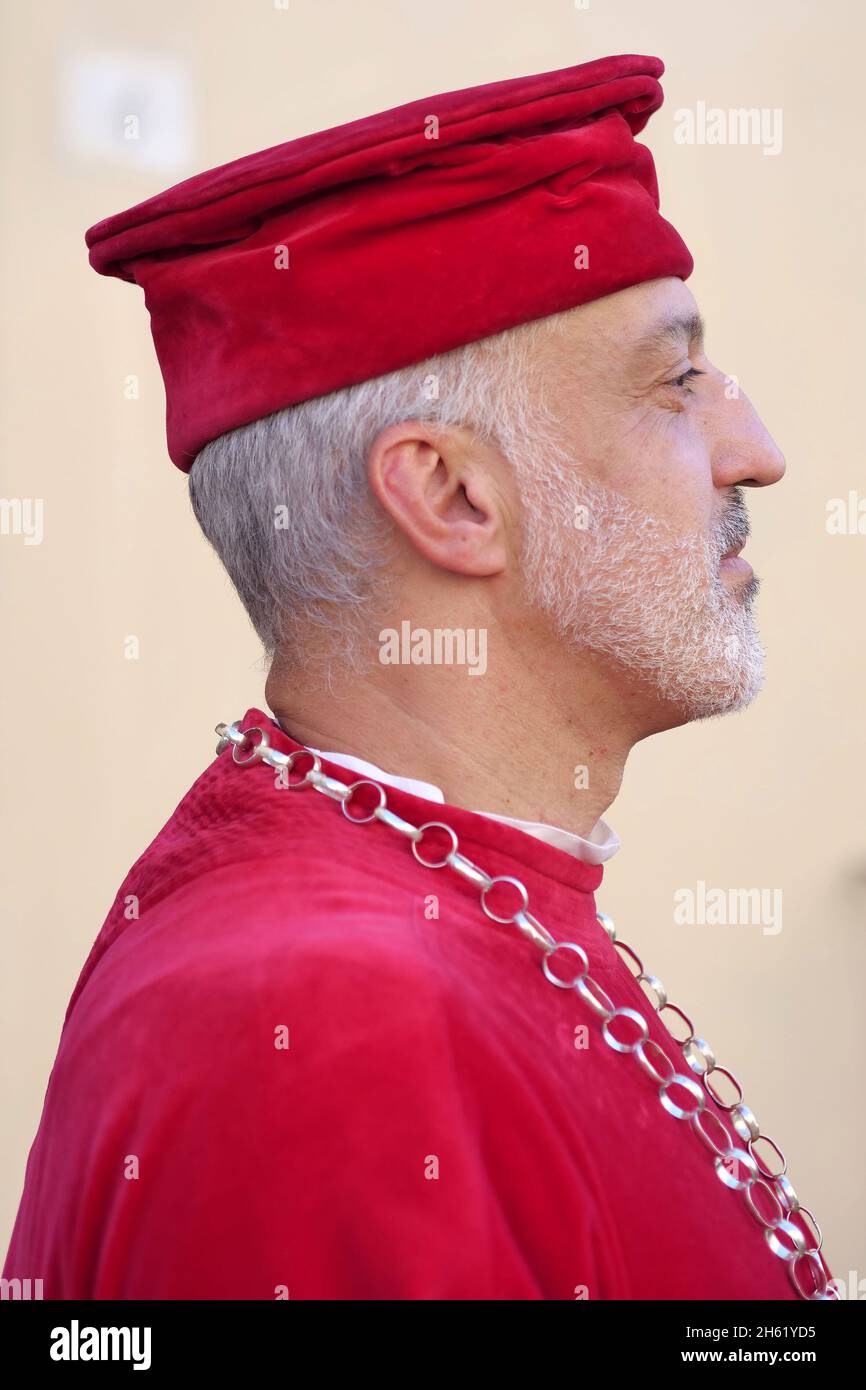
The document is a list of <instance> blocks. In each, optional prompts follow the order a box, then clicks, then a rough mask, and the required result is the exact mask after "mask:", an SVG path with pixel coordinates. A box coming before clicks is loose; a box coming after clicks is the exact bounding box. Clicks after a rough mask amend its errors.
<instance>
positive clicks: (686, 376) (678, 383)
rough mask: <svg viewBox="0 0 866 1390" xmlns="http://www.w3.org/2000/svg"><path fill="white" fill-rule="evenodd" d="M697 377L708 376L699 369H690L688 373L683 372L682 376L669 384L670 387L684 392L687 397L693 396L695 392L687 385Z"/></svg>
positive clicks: (676, 377)
mask: <svg viewBox="0 0 866 1390" xmlns="http://www.w3.org/2000/svg"><path fill="white" fill-rule="evenodd" d="M696 376H706V372H702V371H700V370H699V368H698V367H689V369H688V371H687V372H683V373H682V375H681V376H675V377H674V378H673V380H672V381H669V382H668V383H667V384H668V386H675V387H676V388H677V390H678V391H684V392H685V394H686V395H687V396H693V395H694V392H693V391H692V388H691V387H690V386H688V385H687V382H689V381H690V380H691V379H692V377H696Z"/></svg>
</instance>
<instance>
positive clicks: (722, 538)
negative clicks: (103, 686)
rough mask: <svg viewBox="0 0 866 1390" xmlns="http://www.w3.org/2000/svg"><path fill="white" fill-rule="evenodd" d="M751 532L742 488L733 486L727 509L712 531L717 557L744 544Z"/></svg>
mask: <svg viewBox="0 0 866 1390" xmlns="http://www.w3.org/2000/svg"><path fill="white" fill-rule="evenodd" d="M751 533H752V528H751V525H750V522H749V513H748V511H747V510H746V501H745V498H744V496H743V489H742V488H740V487H735V488H734V489H733V491H732V493H731V497H730V501H729V503H728V507H727V510H726V511H725V513H724V515H723V516H722V517H721V519H720V520H719V522H718V524H717V526H716V529H715V531H714V533H713V539H714V541H715V544H716V546H717V548H718V552H719V559H721V558H722V556H723V555H725V554H727V552H728V551H729V550H733V549H735V547H737V546H742V545H745V543H746V541H747V540H748V539H749V536H750V535H751Z"/></svg>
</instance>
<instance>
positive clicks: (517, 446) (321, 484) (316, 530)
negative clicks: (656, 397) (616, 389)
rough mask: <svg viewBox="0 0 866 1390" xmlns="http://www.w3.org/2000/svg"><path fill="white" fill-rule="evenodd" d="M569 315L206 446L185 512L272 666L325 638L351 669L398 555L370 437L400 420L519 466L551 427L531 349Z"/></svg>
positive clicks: (295, 409) (301, 655)
mask: <svg viewBox="0 0 866 1390" xmlns="http://www.w3.org/2000/svg"><path fill="white" fill-rule="evenodd" d="M565 317H566V315H565V314H558V315H554V316H552V317H551V318H547V319H540V320H536V321H535V322H533V323H529V324H522V325H520V326H519V327H517V328H511V329H508V330H506V331H505V332H503V333H499V334H496V335H495V336H494V337H490V338H485V339H482V340H480V341H478V342H474V343H470V344H468V345H467V346H466V347H461V348H456V349H454V350H453V351H451V352H446V353H441V354H439V355H438V356H436V357H430V358H428V359H427V360H426V361H424V362H421V363H418V364H417V365H415V366H411V367H404V368H402V369H401V370H399V371H395V372H390V373H389V374H388V375H387V376H381V377H377V378H375V379H374V380H371V381H364V382H361V383H360V384H359V385H357V386H350V387H347V388H345V389H344V390H341V391H335V392H333V393H332V394H331V395H327V396H320V397H317V398H316V399H314V400H309V401H303V402H302V403H301V404H299V405H295V406H291V407H289V408H288V409H285V410H280V411H277V412H276V413H275V414H273V415H268V416H266V417H265V418H264V419H261V420H255V421H253V422H252V423H251V424H248V425H243V426H241V428H239V429H236V430H232V431H230V432H229V433H228V434H224V435H221V436H220V437H219V438H218V439H215V440H213V441H212V442H211V443H209V444H207V445H205V447H204V448H203V449H202V450H201V452H200V453H199V454H198V456H197V457H196V460H195V463H194V464H193V467H192V470H191V472H190V475H189V492H190V500H191V502H192V507H193V511H194V512H195V515H196V518H197V520H198V522H199V525H200V526H201V528H202V530H203V531H204V533H205V535H206V537H207V539H208V540H209V541H210V543H211V545H212V546H213V547H214V549H215V551H216V552H217V555H218V556H219V558H220V559H221V561H222V563H223V565H224V566H225V568H226V570H227V571H228V574H229V577H230V578H231V580H232V583H233V584H234V586H235V588H236V589H237V591H238V594H239V596H240V598H241V601H242V603H243V605H244V607H245V608H246V611H247V613H248V615H249V618H250V620H251V622H252V624H253V627H254V628H255V630H256V632H257V633H258V635H259V637H260V638H261V641H262V643H263V645H264V648H265V653H266V655H267V656H269V657H272V656H273V655H274V653H275V652H277V651H280V653H281V655H282V654H283V653H285V655H286V656H287V657H288V658H289V660H290V661H291V662H297V663H303V662H304V660H305V654H306V650H307V649H308V648H309V647H311V646H312V645H315V639H316V637H317V636H318V637H320V638H321V637H323V636H325V633H326V634H327V638H326V640H327V648H328V650H329V652H330V653H331V654H333V655H336V656H339V657H342V659H344V660H345V661H347V662H349V663H351V664H353V665H358V664H359V659H360V644H359V635H360V632H361V630H362V628H363V626H364V624H365V622H367V623H369V621H370V618H371V613H372V609H373V606H374V604H375V602H376V600H377V598H378V599H379V600H381V597H382V595H383V594H384V593H385V590H386V587H387V585H388V580H389V576H388V573H387V567H388V562H389V559H390V557H391V553H392V550H391V544H390V542H391V538H392V536H393V522H392V521H391V519H390V518H389V517H388V516H386V514H385V513H384V512H383V511H382V509H381V508H380V506H379V504H378V503H377V501H376V499H375V497H374V495H373V493H372V491H371V489H370V487H369V483H368V481H367V471H366V466H367V456H368V453H369V450H370V448H371V446H372V444H373V442H374V440H375V439H376V437H377V435H378V434H379V433H380V432H381V431H382V430H383V429H386V428H387V427H388V426H389V425H393V424H397V423H399V422H400V421H402V420H413V419H415V420H423V421H426V422H430V423H433V424H436V425H440V426H447V425H460V426H465V427H467V428H469V429H471V430H472V431H473V432H474V433H475V434H476V435H477V436H478V437H479V438H480V439H483V440H485V441H492V442H495V443H496V444H497V445H498V446H499V448H500V449H501V450H502V452H503V453H504V454H505V455H506V456H507V457H509V458H510V459H511V460H512V462H513V464H514V466H515V467H518V466H519V462H520V458H521V454H522V453H524V452H525V451H526V450H527V448H528V447H531V441H532V440H533V439H535V440H536V442H537V436H538V432H539V429H541V428H544V425H545V423H549V417H546V415H545V408H544V405H543V400H542V391H541V382H540V381H539V370H538V354H537V352H536V351H535V348H536V345H537V342H538V340H539V338H540V337H541V336H543V335H545V334H549V333H551V332H556V331H559V330H560V328H561V323H562V320H564V318H565Z"/></svg>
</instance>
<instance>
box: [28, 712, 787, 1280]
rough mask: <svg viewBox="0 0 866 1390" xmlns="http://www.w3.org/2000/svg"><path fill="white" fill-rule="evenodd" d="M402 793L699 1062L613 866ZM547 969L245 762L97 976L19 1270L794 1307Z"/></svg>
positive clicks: (694, 1144) (56, 1080)
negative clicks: (606, 872) (622, 937)
mask: <svg viewBox="0 0 866 1390" xmlns="http://www.w3.org/2000/svg"><path fill="white" fill-rule="evenodd" d="M250 725H262V726H263V727H266V728H267V729H268V731H269V733H270V735H271V742H272V743H273V744H274V746H276V747H278V748H282V749H284V750H285V751H289V750H291V748H293V747H294V746H296V745H294V744H293V743H292V742H291V740H289V739H287V738H286V737H285V736H284V735H283V734H282V733H281V732H280V731H279V730H278V729H277V728H276V726H275V725H274V724H273V722H272V721H271V720H270V719H269V718H268V717H267V716H266V715H264V714H262V713H261V711H259V710H256V709H253V710H250V711H249V712H248V714H247V715H246V717H245V719H244V721H243V722H242V727H244V728H246V727H249V726H250ZM359 751H363V750H359ZM324 766H325V770H326V771H331V772H333V773H334V775H337V776H339V775H340V774H339V769H338V768H337V766H336V765H335V764H329V763H326V764H325V765H324ZM343 780H346V781H353V780H355V777H354V774H347V775H346V776H345V777H344V778H343ZM388 802H389V805H390V806H391V808H392V809H393V810H395V811H396V812H397V813H398V814H400V815H404V816H405V817H406V818H407V819H409V820H412V821H415V822H417V823H421V822H422V821H425V820H437V821H438V820H444V821H446V822H448V823H449V824H451V825H452V826H453V827H454V829H455V830H456V832H457V834H458V835H459V837H460V847H461V849H462V850H463V852H464V853H466V854H467V855H469V857H470V858H472V859H473V860H475V862H477V863H479V864H480V865H481V866H482V867H483V868H485V869H486V870H487V871H488V872H489V873H491V874H509V875H513V876H516V877H517V878H519V879H521V880H522V882H523V883H524V884H525V885H526V887H527V889H528V891H529V902H530V910H531V911H533V912H534V913H535V915H536V916H537V917H538V918H539V919H540V920H541V921H542V922H543V923H544V924H545V926H547V927H548V929H549V930H550V931H551V932H552V933H553V935H554V936H556V937H557V938H558V939H566V940H571V941H575V942H577V943H578V944H579V945H581V946H583V948H584V949H585V950H586V951H587V953H588V955H589V958H590V965H591V972H592V974H593V976H594V977H595V978H596V979H597V980H598V982H599V983H600V984H601V985H603V987H604V988H605V989H606V990H607V991H608V992H609V993H610V995H611V996H612V998H613V999H614V1002H615V1003H622V1004H630V1005H632V1006H633V1007H635V1008H638V1009H641V1010H642V1012H644V1013H645V1014H646V1015H648V1017H649V1022H650V1036H651V1037H652V1038H654V1039H655V1040H656V1041H657V1042H658V1043H659V1044H660V1045H661V1046H662V1047H663V1048H664V1049H665V1050H666V1051H667V1052H668V1054H669V1055H670V1056H671V1058H672V1060H673V1061H674V1062H675V1063H676V1064H677V1069H678V1070H682V1069H683V1067H682V1059H681V1056H680V1054H679V1052H678V1049H677V1047H676V1045H675V1044H674V1043H673V1042H672V1041H671V1039H670V1037H669V1035H668V1033H667V1031H666V1029H665V1028H664V1025H663V1024H662V1023H661V1022H660V1021H659V1020H658V1018H657V1017H656V1016H655V1014H654V1013H653V1012H652V1010H651V1008H649V1007H648V1005H647V1003H646V1001H645V999H644V996H643V994H642V992H641V990H640V989H639V987H638V986H637V984H636V983H635V982H634V980H633V979H632V977H631V975H630V973H629V971H628V969H627V968H626V966H625V964H624V963H623V961H622V960H621V959H620V957H619V955H618V953H617V952H616V951H615V950H614V948H613V947H612V946H611V945H610V943H609V941H608V940H607V937H606V936H605V934H604V932H603V931H602V929H601V928H600V927H599V925H598V923H597V922H596V918H595V903H594V898H593V894H594V892H595V890H596V889H597V888H598V886H599V884H600V882H601V878H602V869H601V868H600V867H596V866H592V865H589V864H585V863H582V862H580V861H578V860H576V859H574V858H573V857H571V856H569V855H568V854H566V853H564V852H563V851H562V850H559V849H556V848H554V847H552V846H551V845H549V844H546V843H542V842H540V841H538V840H535V839H533V838H532V837H530V836H529V835H527V834H525V833H524V832H523V831H520V830H517V829H515V828H513V827H511V826H508V825H503V824H500V823H497V822H495V821H491V820H487V819H485V818H484V817H482V816H480V815H476V814H474V813H472V812H467V811H464V810H460V809H457V808H454V807H450V806H445V807H443V806H442V805H441V804H434V803H431V802H428V801H425V800H423V799H421V798H419V797H416V796H413V795H411V794H409V793H406V792H400V791H396V790H393V789H389V790H388ZM431 894H433V895H436V899H437V901H436V902H435V903H434V902H432V901H431V899H430V895H431ZM133 896H134V899H137V903H138V917H137V918H136V917H135V916H134V907H135V904H134V901H133ZM437 907H438V916H431V913H435V912H436V910H437ZM638 944H639V943H638ZM540 961H541V956H540V953H539V952H538V951H537V949H536V948H535V947H534V946H532V945H531V944H530V943H529V942H528V941H526V940H525V939H524V938H523V937H521V935H520V934H519V933H518V932H517V930H516V929H515V928H513V927H506V926H497V925H495V924H494V923H492V922H491V921H489V920H488V919H487V917H485V916H484V915H483V913H482V911H481V908H480V906H479V895H478V890H477V889H476V888H474V887H473V886H471V885H470V884H467V883H465V882H463V881H461V880H460V879H458V878H457V877H456V876H455V875H453V874H452V873H451V872H450V871H449V870H442V871H440V872H438V873H434V872H431V871H430V870H428V869H424V868H421V867H420V866H419V865H418V864H416V862H415V860H414V858H413V857H412V854H411V852H410V849H409V845H408V842H407V841H406V840H404V839H402V838H401V837H399V836H397V835H396V834H394V833H393V832H392V831H390V830H388V829H386V828H385V827H384V826H383V825H381V824H378V823H373V824H369V825H363V826H353V825H350V824H348V823H347V821H346V819H345V818H344V816H343V815H342V814H341V813H340V808H339V806H338V804H337V803H336V802H334V801H332V800H330V799H328V798H327V797H324V796H322V795H320V794H319V793H318V792H315V791H314V790H312V789H311V788H307V789H305V790H302V791H288V790H286V789H285V788H283V789H277V788H276V787H275V785H274V773H273V771H272V770H271V769H269V768H267V767H266V766H264V765H262V764H257V765H255V766H253V767H239V766H237V765H235V764H234V763H233V762H232V758H231V753H230V752H229V751H226V752H224V753H223V754H222V755H221V756H220V757H219V758H217V759H216V760H215V761H214V762H213V763H212V764H211V765H210V767H208V768H207V770H206V771H205V772H204V773H203V774H202V776H201V777H200V778H199V779H198V781H197V782H196V783H195V784H194V786H193V787H192V789H191V790H190V791H189V793H188V794H187V796H186V797H185V798H184V800H183V801H182V802H181V804H180V805H179V807H178V808H177V810H176V811H175V813H174V815H173V816H172V817H171V819H170V820H169V821H168V823H167V824H166V826H165V827H164V829H163V830H162V831H161V832H160V834H159V835H158V836H157V838H156V839H155V840H154V842H153V844H152V845H151V846H150V847H149V848H148V849H147V850H146V851H145V852H144V854H143V855H142V856H141V858H140V859H139V860H138V862H137V863H136V864H135V865H134V867H133V868H132V870H131V871H130V873H129V874H128V876H127V878H126V880H125V881H124V883H123V884H122V886H121V888H120V890H119V892H118V895H117V898H116V900H115V903H114V906H113V907H112V909H111V911H110V912H109V914H108V917H107V919H106V921H105V924H104V926H103V927H102V930H101V931H100V933H99V936H98V937H97V940H96V942H95V943H94V946H93V948H92V950H91V952H90V955H89V957H88V959H87V961H86V964H85V965H84V968H83V970H82V973H81V976H80V979H79V981H78V984H77V986H76V988H75V991H74V993H73V995H72V999H71V1001H70V1004H69V1008H68V1011H67V1015H66V1020H65V1024H64V1028H63V1033H62V1037H61V1041H60V1046H59V1050H58V1053H57V1058H56V1061H55V1064H54V1068H53V1070H52V1073H51V1078H50V1081H49V1084H48V1090H47V1094H46V1097H45V1104H44V1109H43V1114H42V1119H41V1123H40V1126H39V1131H38V1133H37V1136H36V1139H35V1141H34V1144H33V1147H32V1150H31V1153H30V1157H29V1161H28V1164H27V1174H26V1180H25V1186H24V1194H23V1197H22V1201H21V1206H20V1210H19V1213H18V1219H17V1222H16V1225H15V1230H14V1234H13V1237H12V1242H11V1246H10V1249H9V1254H8V1257H7V1261H6V1266H5V1271H4V1273H5V1275H6V1277H7V1278H13V1277H16V1276H17V1277H20V1278H31V1279H36V1278H41V1279H43V1280H44V1296H45V1297H46V1298H61V1299H70V1298H96V1299H109V1298H122V1299H127V1298H207V1299H219V1298H232V1299H241V1298H246V1299H274V1298H276V1297H280V1296H283V1297H285V1296H288V1297H290V1298H295V1299H305V1298H359V1299H361V1298H399V1299H407V1298H409V1299H415V1298H421V1299H463V1298H479V1299H527V1298H528V1299H533V1298H543V1299H574V1298H576V1297H580V1296H588V1297H589V1298H591V1299H602V1298H604V1299H611V1298H618V1299H639V1298H657V1299H675V1298H683V1299H733V1298H746V1299H777V1298H778V1299H790V1298H793V1297H794V1291H793V1288H792V1286H791V1283H790V1281H789V1278H788V1275H787V1272H786V1269H785V1266H784V1264H783V1263H782V1261H781V1260H779V1259H778V1258H777V1257H776V1256H774V1255H773V1254H772V1253H771V1252H770V1250H769V1249H768V1247H767V1245H766V1242H765V1238H764V1234H763V1231H762V1229H761V1228H760V1226H759V1225H758V1223H757V1221H756V1220H755V1219H754V1217H752V1216H751V1215H750V1214H749V1212H748V1211H747V1209H746V1206H745V1203H744V1201H743V1198H742V1196H741V1194H739V1193H735V1192H731V1191H729V1190H728V1189H727V1188H725V1187H724V1186H723V1184H722V1183H721V1182H720V1181H719V1179H718V1177H717V1176H716V1174H715V1172H714V1169H713V1163H712V1155H711V1154H710V1152H709V1150H707V1149H706V1148H705V1147H704V1146H703V1145H702V1144H701V1143H700V1142H699V1140H698V1139H697V1137H696V1136H695V1135H694V1134H693V1133H692V1132H690V1129H689V1127H688V1125H687V1123H686V1122H684V1121H678V1120H676V1119H674V1118H673V1117H672V1116H670V1115H668V1114H667V1113H666V1112H665V1111H664V1110H663V1109H662V1107H661V1105H660V1104H659V1101H658V1098H657V1093H656V1088H655V1087H654V1086H653V1084H652V1083H651V1082H650V1081H649V1079H648V1078H647V1077H646V1076H645V1075H644V1073H643V1072H642V1071H641V1069H640V1068H639V1067H638V1065H637V1064H636V1062H635V1061H634V1059H633V1058H631V1057H628V1056H624V1055H620V1054H618V1053H615V1052H614V1051H613V1050H612V1049H611V1048H609V1047H608V1046H607V1044H606V1043H604V1041H603V1040H602V1038H601V1034H600V1023H599V1021H598V1020H596V1018H595V1017H594V1016H593V1015H592V1014H590V1012H589V1011H588V1010H587V1008H586V1007H585V1005H583V1004H582V1003H581V1001H580V1000H579V999H578V997H577V996H576V995H575V994H574V993H573V992H572V991H570V990H564V989H555V988H554V987H553V986H552V985H550V984H549V983H548V982H547V981H546V980H545V978H544V976H543V974H542V971H541V968H540ZM581 1024H587V1025H588V1030H589V1032H588V1037H589V1045H588V1046H587V1047H585V1048H581V1047H576V1046H575V1041H576V1034H575V1029H576V1028H577V1027H578V1026H579V1025H581ZM577 1036H579V1035H577ZM286 1043H287V1044H288V1045H287V1046H286V1045H285V1044H286ZM280 1044H282V1045H280ZM795 1177H796V1175H795Z"/></svg>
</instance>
